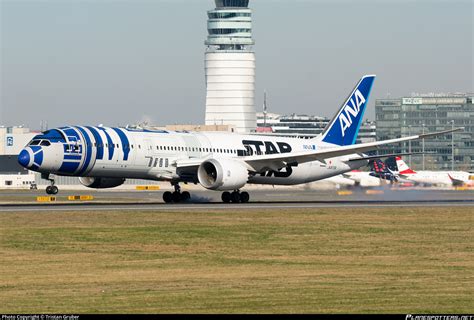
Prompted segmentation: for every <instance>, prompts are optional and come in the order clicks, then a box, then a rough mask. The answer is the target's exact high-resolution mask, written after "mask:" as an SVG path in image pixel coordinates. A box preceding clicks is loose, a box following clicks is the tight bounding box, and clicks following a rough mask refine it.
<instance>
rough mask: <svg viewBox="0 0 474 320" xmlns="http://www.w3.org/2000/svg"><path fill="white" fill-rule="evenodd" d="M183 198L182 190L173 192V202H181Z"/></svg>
mask: <svg viewBox="0 0 474 320" xmlns="http://www.w3.org/2000/svg"><path fill="white" fill-rule="evenodd" d="M182 199H183V197H182V196H181V193H180V192H178V191H175V192H173V202H174V203H179V202H181V200H182Z"/></svg>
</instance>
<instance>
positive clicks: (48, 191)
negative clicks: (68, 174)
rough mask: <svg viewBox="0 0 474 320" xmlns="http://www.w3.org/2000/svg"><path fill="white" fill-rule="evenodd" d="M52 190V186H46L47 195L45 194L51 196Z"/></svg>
mask: <svg viewBox="0 0 474 320" xmlns="http://www.w3.org/2000/svg"><path fill="white" fill-rule="evenodd" d="M52 189H53V186H47V187H46V193H47V194H53V190H52Z"/></svg>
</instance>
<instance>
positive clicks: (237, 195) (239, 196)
mask: <svg viewBox="0 0 474 320" xmlns="http://www.w3.org/2000/svg"><path fill="white" fill-rule="evenodd" d="M249 200H250V195H249V193H248V192H245V191H244V192H240V191H239V190H236V191H234V192H232V193H230V192H227V191H226V192H223V193H222V201H223V202H225V203H230V202H233V203H239V202H242V203H247V202H249Z"/></svg>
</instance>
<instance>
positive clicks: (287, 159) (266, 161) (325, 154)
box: [176, 128, 462, 172]
mask: <svg viewBox="0 0 474 320" xmlns="http://www.w3.org/2000/svg"><path fill="white" fill-rule="evenodd" d="M459 130H462V128H457V129H454V130H446V131H440V132H435V133H427V134H422V135H417V136H410V137H404V138H397V139H391V140H384V141H376V142H369V143H362V144H355V145H348V146H334V147H330V148H325V149H320V150H316V151H303V152H292V153H281V154H267V155H254V156H246V157H239V158H238V160H239V161H242V162H244V163H245V164H246V165H247V167H248V170H249V171H251V172H262V171H266V170H275V171H276V170H279V169H281V168H284V167H286V166H287V165H288V164H291V163H305V162H311V161H321V162H325V160H326V159H330V158H335V157H340V156H345V155H351V154H356V153H363V152H367V151H371V150H374V149H376V148H377V147H379V146H383V145H386V144H393V143H399V142H404V141H409V140H418V139H426V138H429V137H434V136H438V135H443V134H447V133H451V132H455V131H459ZM206 160H207V159H198V158H196V159H186V160H178V161H177V163H176V165H177V168H178V169H181V170H182V171H186V172H191V171H194V170H196V168H197V167H199V165H200V164H201V163H202V162H204V161H206ZM358 160H364V158H360V159H358Z"/></svg>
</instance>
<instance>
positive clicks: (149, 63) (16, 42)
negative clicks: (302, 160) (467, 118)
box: [0, 0, 474, 129]
mask: <svg viewBox="0 0 474 320" xmlns="http://www.w3.org/2000/svg"><path fill="white" fill-rule="evenodd" d="M473 3H474V2H473V1H471V0H449V1H448V0H432V1H427V0H421V1H409V0H387V1H384V0H361V1H349V0H291V1H282V0H276V1H275V0H250V7H251V8H252V9H253V10H254V11H253V34H254V39H255V41H256V45H255V46H254V51H255V53H256V57H257V71H256V72H257V78H256V79H257V80H256V109H257V111H260V110H261V109H262V104H263V92H264V91H265V90H266V91H267V97H268V99H267V100H268V109H269V112H275V113H282V114H291V113H297V114H311V115H320V116H327V117H331V116H332V115H334V113H335V112H336V110H337V108H339V107H340V105H341V104H342V103H343V102H344V101H343V100H344V99H345V98H346V97H347V95H348V94H349V93H350V91H351V89H352V88H353V87H354V85H355V84H356V83H357V82H358V80H359V79H360V77H361V76H362V75H364V74H376V75H377V79H376V82H375V85H374V88H373V90H372V95H371V97H370V104H369V108H368V110H367V112H366V117H367V118H369V119H373V118H374V114H375V112H374V101H375V99H378V98H387V97H392V98H397V97H401V96H407V95H408V96H409V95H411V94H412V93H414V92H419V93H429V92H474V88H473V78H474V62H473V53H474V40H473V28H474V26H473V20H474V5H473ZM213 8H214V1H212V0H188V1H184V0H168V1H164V0H133V1H132V0H127V1H126V0H120V1H118V0H51V1H46V0H0V45H1V47H0V49H1V51H0V125H25V126H28V127H30V128H32V129H38V128H39V127H40V122H41V121H47V122H48V125H49V127H55V126H62V125H66V124H69V125H76V124H77V125H98V124H104V125H126V124H137V123H142V122H147V123H148V124H154V125H165V124H177V123H179V124H202V123H204V113H205V90H206V88H205V78H204V52H205V45H204V41H205V39H206V37H207V28H206V20H207V14H206V11H207V10H210V9H213Z"/></svg>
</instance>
